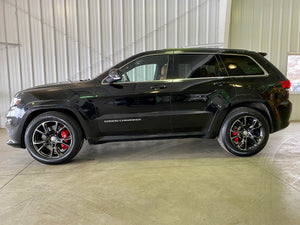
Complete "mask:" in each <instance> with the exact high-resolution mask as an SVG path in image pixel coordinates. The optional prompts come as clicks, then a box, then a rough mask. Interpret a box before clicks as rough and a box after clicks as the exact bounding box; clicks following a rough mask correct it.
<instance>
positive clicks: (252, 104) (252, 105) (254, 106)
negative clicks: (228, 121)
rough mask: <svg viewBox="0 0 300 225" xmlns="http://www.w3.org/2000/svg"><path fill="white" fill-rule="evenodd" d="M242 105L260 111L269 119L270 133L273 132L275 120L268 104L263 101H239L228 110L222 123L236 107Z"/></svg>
mask: <svg viewBox="0 0 300 225" xmlns="http://www.w3.org/2000/svg"><path fill="white" fill-rule="evenodd" d="M241 107H246V108H251V109H254V110H256V111H258V112H260V113H261V114H262V115H263V116H264V117H265V118H266V120H267V121H268V125H269V130H270V133H272V132H273V129H274V124H273V120H272V115H271V113H270V111H271V110H270V109H269V108H268V106H267V105H266V104H264V103H262V102H243V103H238V104H235V105H232V106H231V107H230V108H229V110H228V111H227V113H226V115H225V117H224V118H223V121H222V124H223V123H224V120H225V118H226V116H227V115H228V114H229V113H230V112H231V111H232V110H234V109H237V108H241Z"/></svg>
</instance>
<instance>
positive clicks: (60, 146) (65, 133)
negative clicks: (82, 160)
mask: <svg viewBox="0 0 300 225" xmlns="http://www.w3.org/2000/svg"><path fill="white" fill-rule="evenodd" d="M82 143H83V135H82V131H81V128H80V127H79V125H78V124H77V123H76V122H75V121H74V120H73V119H72V118H70V116H68V115H66V114H64V113H60V112H54V111H52V112H46V113H42V114H40V115H39V116H37V117H36V118H34V119H33V120H32V121H31V122H30V123H29V125H28V127H27V129H26V131H25V145H26V148H27V150H28V152H29V153H30V155H31V156H32V157H33V158H34V159H36V160H37V161H39V162H41V163H44V164H52V165H54V164H61V163H66V162H69V161H70V160H71V159H72V158H74V157H75V156H76V155H77V153H78V152H79V151H80V149H81V147H82Z"/></svg>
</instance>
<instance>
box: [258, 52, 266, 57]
mask: <svg viewBox="0 0 300 225" xmlns="http://www.w3.org/2000/svg"><path fill="white" fill-rule="evenodd" d="M258 54H260V55H262V56H263V57H265V56H267V53H266V52H258Z"/></svg>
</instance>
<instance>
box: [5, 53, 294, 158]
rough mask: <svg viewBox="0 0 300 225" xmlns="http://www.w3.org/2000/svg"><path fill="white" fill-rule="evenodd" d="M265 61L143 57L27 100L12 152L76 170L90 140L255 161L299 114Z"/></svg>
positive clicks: (16, 121)
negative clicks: (211, 148)
mask: <svg viewBox="0 0 300 225" xmlns="http://www.w3.org/2000/svg"><path fill="white" fill-rule="evenodd" d="M265 55H266V54H264V53H257V52H252V51H247V50H233V49H200V48H191V49H166V50H157V51H150V52H143V53H140V54H137V55H134V56H132V57H130V58H128V59H126V60H124V61H122V62H120V63H119V64H117V65H115V66H113V67H112V68H111V69H110V70H108V71H106V72H104V73H102V74H101V75H99V76H98V77H96V78H94V79H92V80H88V81H82V82H70V83H65V84H52V85H44V86H38V87H34V88H30V89H26V90H23V91H20V92H18V93H17V94H16V95H15V97H14V99H13V100H12V103H11V106H10V109H9V112H8V114H7V123H6V127H7V132H8V134H9V138H10V139H9V140H8V141H7V144H9V145H12V146H15V147H21V148H27V150H28V152H29V153H30V154H31V156H32V157H33V158H35V159H36V160H38V161H40V162H42V163H46V164H59V163H65V162H68V161H69V160H71V159H72V158H73V157H74V156H75V155H76V154H77V153H78V152H79V150H80V149H81V147H82V143H83V140H84V139H86V140H88V142H89V143H90V144H99V143H105V142H111V141H127V140H141V139H160V138H179V137H181V138H184V137H204V138H218V141H219V143H220V145H221V146H222V147H223V148H224V149H225V150H227V151H229V152H230V153H232V154H234V155H237V156H251V155H254V154H256V153H258V152H259V151H261V150H262V149H263V148H264V146H265V145H266V143H267V141H268V137H269V134H270V133H274V132H276V131H279V130H281V129H283V128H285V127H287V126H288V125H289V118H290V114H291V109H292V105H291V102H290V101H289V90H288V89H289V88H290V86H291V84H290V81H289V80H288V79H287V78H286V77H285V76H284V75H283V74H282V73H281V72H280V71H279V70H278V69H277V68H276V67H275V66H273V65H272V64H271V63H270V62H269V61H268V60H267V59H266V58H265V57H264V56H265Z"/></svg>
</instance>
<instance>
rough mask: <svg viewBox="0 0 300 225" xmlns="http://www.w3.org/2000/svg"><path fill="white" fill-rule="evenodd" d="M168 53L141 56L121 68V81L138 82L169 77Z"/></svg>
mask: <svg viewBox="0 0 300 225" xmlns="http://www.w3.org/2000/svg"><path fill="white" fill-rule="evenodd" d="M168 58H169V57H168V55H153V56H146V57H143V58H139V59H137V60H136V61H134V62H131V63H129V64H128V65H126V66H125V67H123V68H122V69H121V75H122V80H121V81H120V82H138V81H153V80H164V79H167V68H168Z"/></svg>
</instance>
